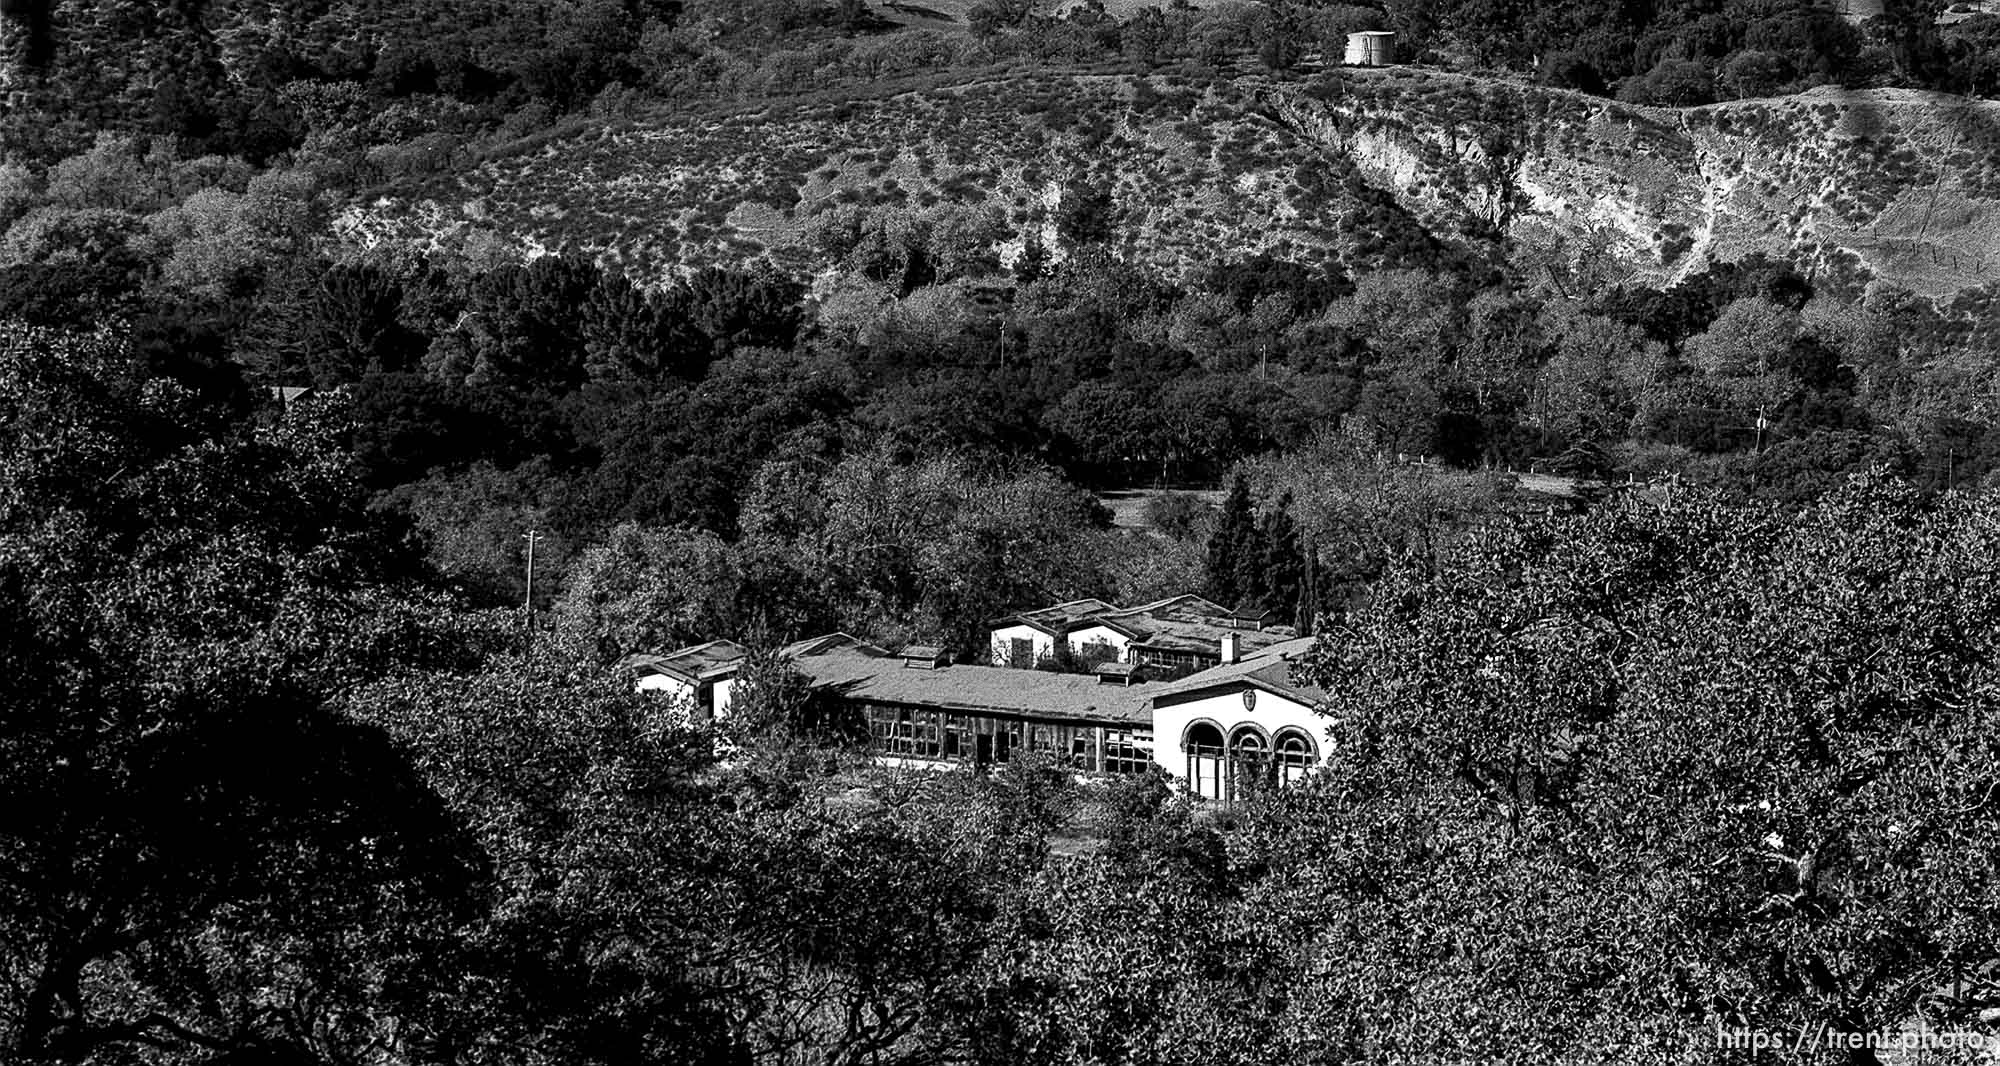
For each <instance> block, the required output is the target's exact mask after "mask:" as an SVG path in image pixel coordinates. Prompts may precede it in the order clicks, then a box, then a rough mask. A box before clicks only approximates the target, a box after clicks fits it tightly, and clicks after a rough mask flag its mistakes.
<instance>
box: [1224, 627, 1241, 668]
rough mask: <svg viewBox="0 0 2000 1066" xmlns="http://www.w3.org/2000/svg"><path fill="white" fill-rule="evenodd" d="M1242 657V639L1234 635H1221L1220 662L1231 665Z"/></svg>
mask: <svg viewBox="0 0 2000 1066" xmlns="http://www.w3.org/2000/svg"><path fill="white" fill-rule="evenodd" d="M1242 655H1243V638H1242V637H1240V636H1237V635H1236V634H1234V633H1224V634H1223V635H1222V661H1223V662H1226V663H1233V662H1235V661H1236V660H1237V659H1239V658H1241V657H1242Z"/></svg>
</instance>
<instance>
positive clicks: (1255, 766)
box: [1227, 725, 1271, 800]
mask: <svg viewBox="0 0 2000 1066" xmlns="http://www.w3.org/2000/svg"><path fill="white" fill-rule="evenodd" d="M1270 768H1271V742H1270V740H1269V739H1267V738H1266V737H1265V736H1264V731H1263V730H1261V729H1258V728H1257V727H1256V726H1249V725H1243V726H1237V727H1236V730H1235V731H1234V732H1232V733H1231V734H1230V735H1229V766H1228V774H1229V785H1228V790H1227V794H1228V797H1229V799H1231V800H1241V799H1248V798H1250V797H1251V796H1254V795H1256V793H1257V790H1258V788H1260V787H1261V786H1263V784H1264V783H1265V782H1267V781H1268V780H1270Z"/></svg>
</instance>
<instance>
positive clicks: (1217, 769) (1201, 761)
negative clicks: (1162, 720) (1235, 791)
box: [1181, 722, 1227, 800]
mask: <svg viewBox="0 0 2000 1066" xmlns="http://www.w3.org/2000/svg"><path fill="white" fill-rule="evenodd" d="M1181 751H1182V753H1183V754H1185V755H1186V756H1187V783H1188V788H1190V789H1192V790H1194V794H1195V795H1197V796H1200V797H1202V798H1204V799H1212V800H1219V799H1222V798H1224V795H1225V792H1224V788H1225V787H1226V781H1227V775H1226V773H1225V772H1224V771H1225V767H1224V756H1223V744H1222V730H1221V729H1218V728H1217V727H1216V725H1215V723H1213V722H1193V723H1190V724H1189V725H1188V727H1187V731H1186V732H1184V733H1182V734H1181Z"/></svg>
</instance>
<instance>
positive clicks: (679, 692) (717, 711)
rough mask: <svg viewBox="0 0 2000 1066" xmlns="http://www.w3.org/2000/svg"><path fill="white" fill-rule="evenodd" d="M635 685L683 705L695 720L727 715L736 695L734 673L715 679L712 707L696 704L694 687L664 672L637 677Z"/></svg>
mask: <svg viewBox="0 0 2000 1066" xmlns="http://www.w3.org/2000/svg"><path fill="white" fill-rule="evenodd" d="M637 687H638V689H639V691H641V692H657V693H659V694H660V695H661V696H662V697H663V698H665V699H669V700H673V701H674V702H676V703H680V704H683V705H685V706H686V708H687V710H688V713H689V714H691V715H693V716H694V717H695V718H696V719H697V720H701V719H721V718H726V717H728V715H729V704H730V703H731V702H732V701H733V700H734V699H735V697H736V675H734V674H731V675H729V676H727V677H722V678H717V679H716V681H715V683H714V685H713V686H712V696H711V698H712V699H713V700H714V701H715V706H713V707H702V706H697V705H696V703H695V695H696V693H695V687H694V686H693V685H690V684H688V683H687V682H685V681H682V680H680V679H679V678H674V677H668V676H667V675H665V674H647V675H646V676H644V677H642V678H640V679H639V682H638V686H637Z"/></svg>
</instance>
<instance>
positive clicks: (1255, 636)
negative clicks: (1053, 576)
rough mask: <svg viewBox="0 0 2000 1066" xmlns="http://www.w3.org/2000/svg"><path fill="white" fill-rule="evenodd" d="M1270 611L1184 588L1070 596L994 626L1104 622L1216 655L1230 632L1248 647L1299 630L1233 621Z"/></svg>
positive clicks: (1139, 637)
mask: <svg viewBox="0 0 2000 1066" xmlns="http://www.w3.org/2000/svg"><path fill="white" fill-rule="evenodd" d="M1268 615H1269V612H1259V611H1249V612H1240V611H1231V610H1230V609H1229V608H1227V607H1224V606H1222V605H1221V604H1218V603H1216V602H1214V601H1213V600H1208V599H1204V598H1202V597H1200V596H1195V595H1192V594H1184V595H1180V596H1169V597H1167V598H1166V599H1163V600H1155V601H1153V602H1152V603H1146V604H1141V605H1139V606H1137V607H1117V606H1114V605H1112V604H1108V603H1105V602H1104V601H1103V600H1096V599H1090V600H1071V601H1069V602H1068V603H1058V604H1056V605H1055V606H1053V607H1043V608H1040V609H1039V610H1033V611H1023V612H1021V613H1019V614H1015V615H1009V616H1008V617H1006V618H1003V619H1000V620H998V621H996V622H994V623H993V624H992V627H991V628H995V629H998V628H1001V627H1002V626H1006V625H1014V624H1020V623H1026V624H1028V625H1031V626H1034V627H1035V628H1037V629H1040V630H1042V631H1043V632H1047V633H1056V632H1067V631H1074V630H1078V629H1087V628H1089V627H1090V626H1093V625H1102V626H1108V627H1110V628H1111V629H1114V630H1116V631H1118V632H1120V633H1123V634H1124V635H1125V636H1126V637H1128V638H1130V639H1131V640H1133V641H1135V642H1137V643H1139V644H1141V645H1142V646H1144V647H1148V648H1156V649H1159V650H1162V651H1179V652H1194V653H1199V654H1205V655H1210V656H1213V655H1216V654H1218V652H1219V651H1220V649H1221V645H1222V637H1223V635H1224V634H1227V633H1234V634H1236V635H1237V637H1238V639H1239V640H1240V642H1241V646H1242V647H1243V648H1244V649H1245V650H1249V649H1252V648H1259V647H1265V646H1268V645H1271V644H1276V643H1278V642H1280V641H1284V640H1290V639H1291V638H1292V637H1294V636H1295V635H1296V634H1295V633H1294V632H1293V631H1292V630H1291V628H1290V627H1286V626H1271V627H1267V628H1264V629H1255V628H1245V627H1239V626H1237V625H1234V624H1232V622H1231V619H1232V618H1233V617H1243V618H1259V617H1266V616H1268Z"/></svg>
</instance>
